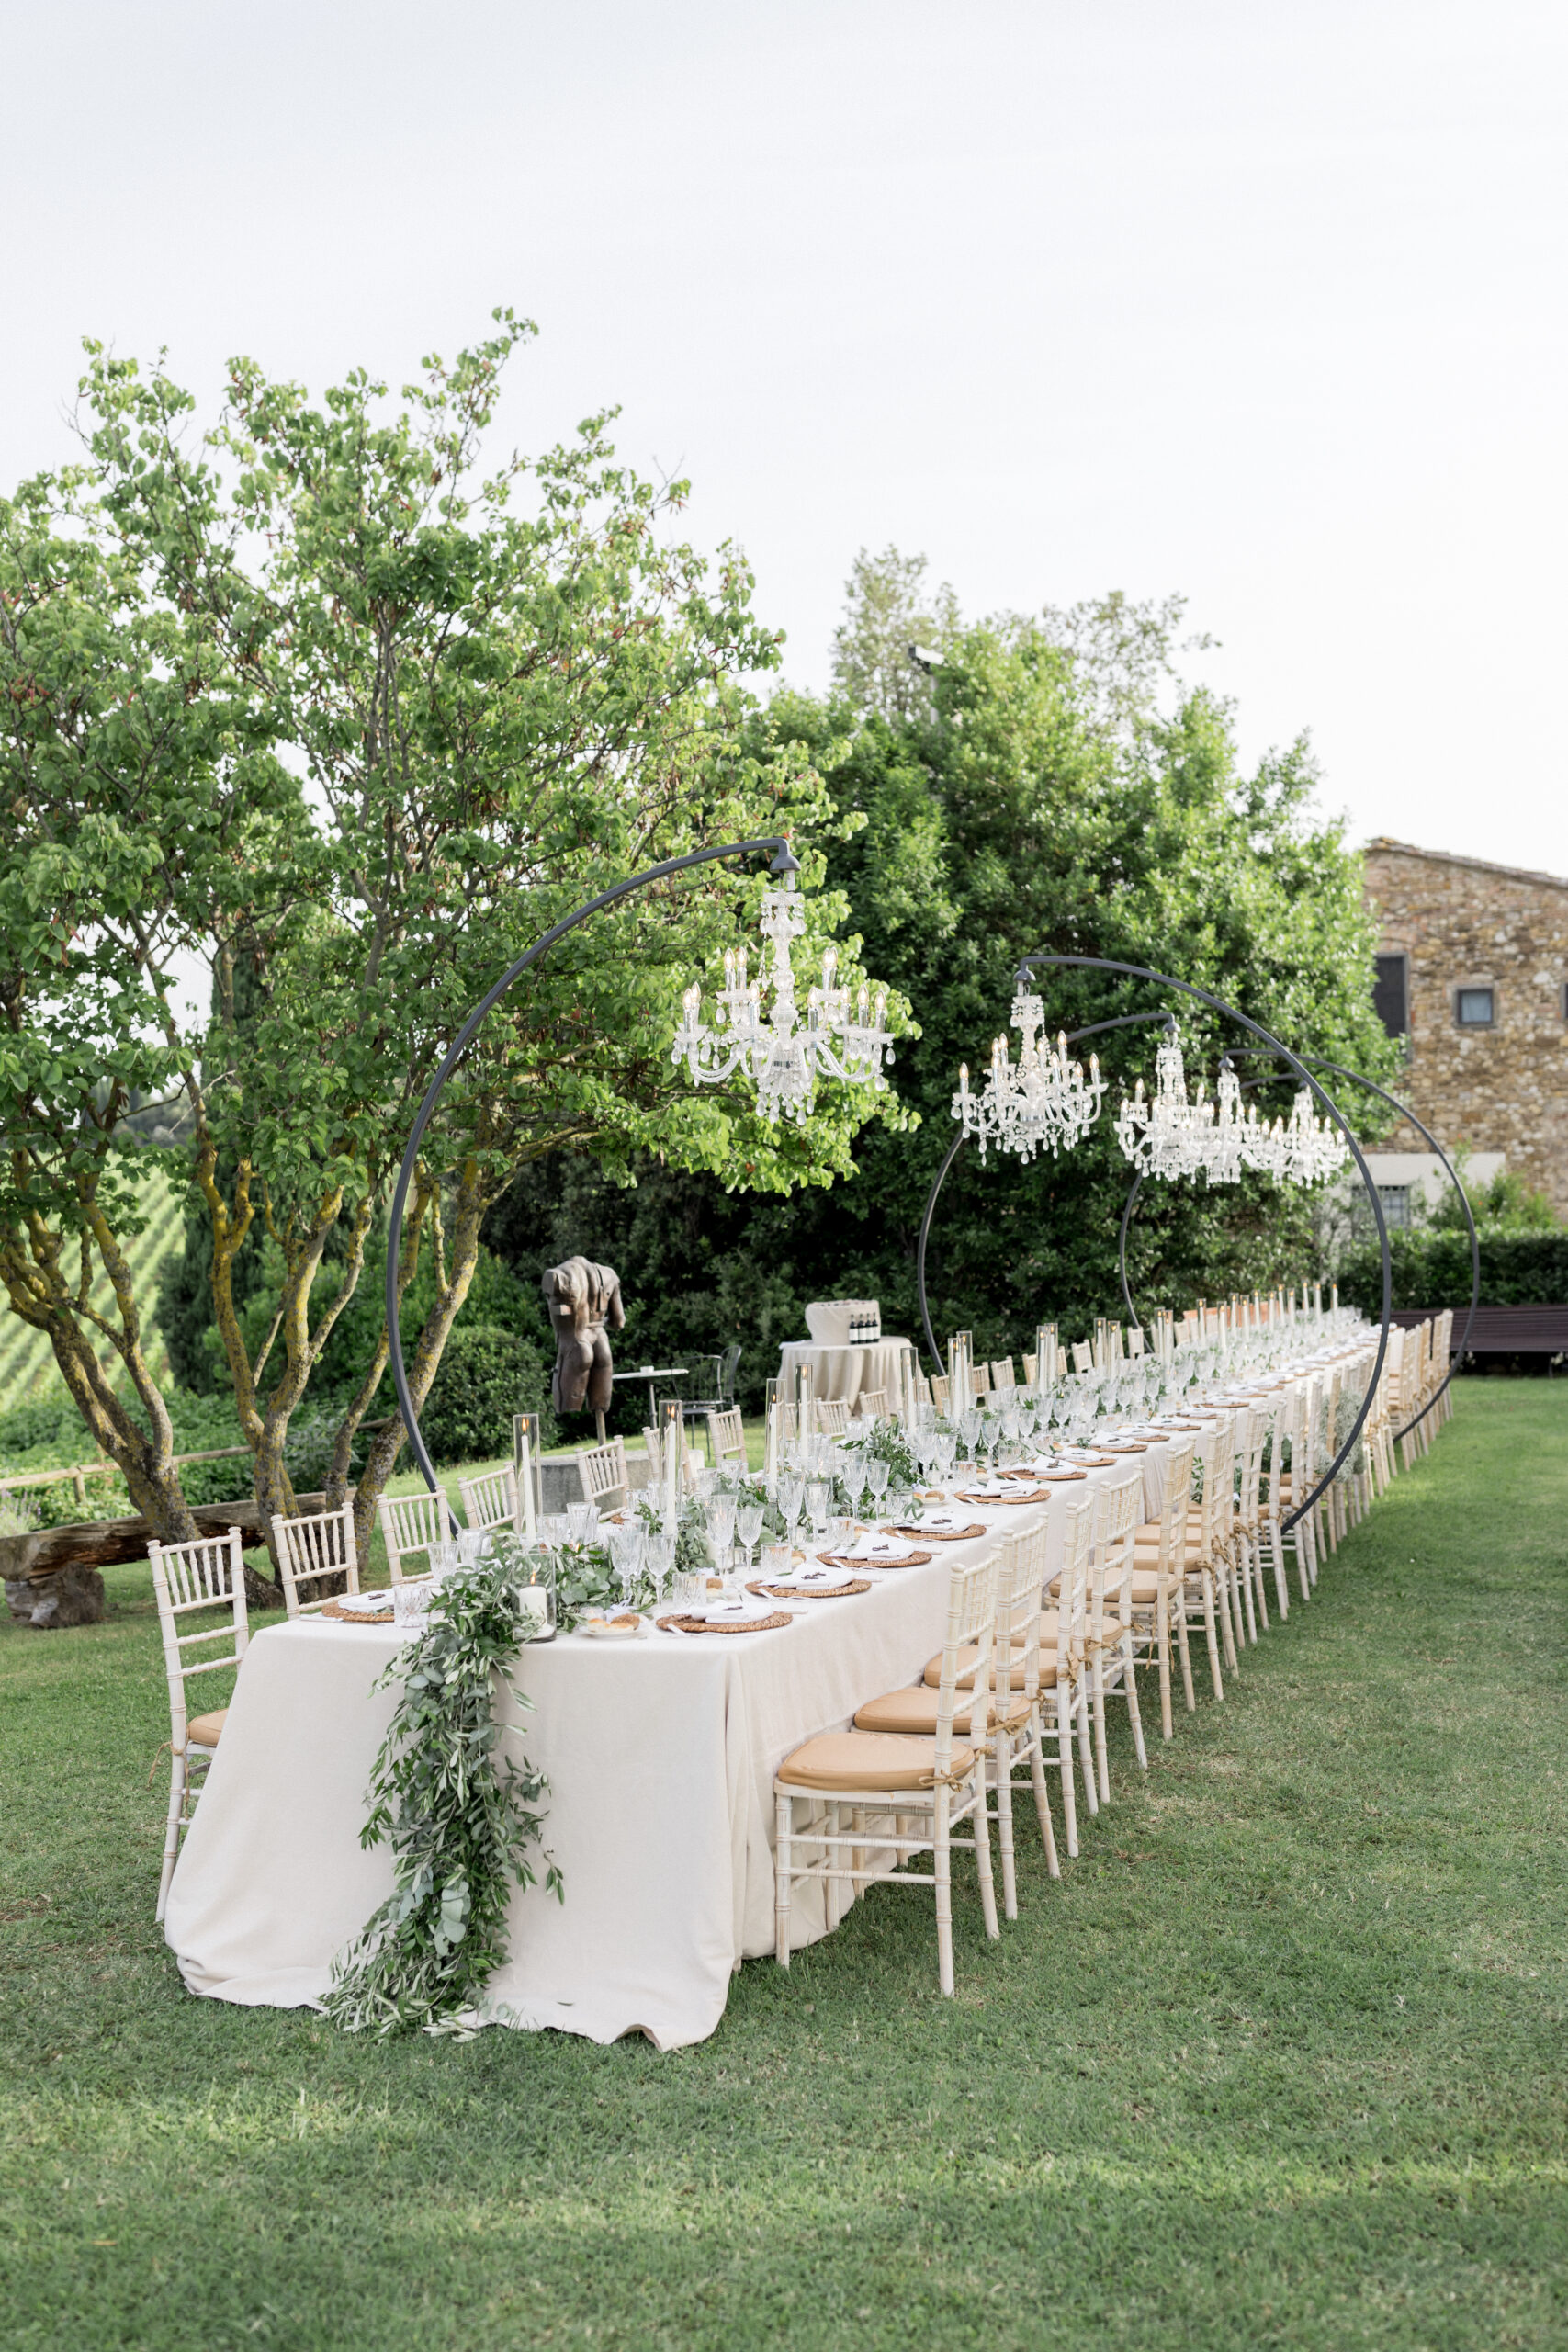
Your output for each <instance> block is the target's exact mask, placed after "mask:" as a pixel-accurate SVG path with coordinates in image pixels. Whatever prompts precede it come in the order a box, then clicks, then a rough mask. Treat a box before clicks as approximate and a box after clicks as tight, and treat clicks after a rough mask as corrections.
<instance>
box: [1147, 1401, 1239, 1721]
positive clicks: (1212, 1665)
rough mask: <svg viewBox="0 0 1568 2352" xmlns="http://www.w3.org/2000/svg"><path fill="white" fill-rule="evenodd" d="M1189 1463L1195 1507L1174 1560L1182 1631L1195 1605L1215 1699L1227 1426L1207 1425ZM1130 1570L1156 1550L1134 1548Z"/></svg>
mask: <svg viewBox="0 0 1568 2352" xmlns="http://www.w3.org/2000/svg"><path fill="white" fill-rule="evenodd" d="M1193 1460H1194V1462H1195V1464H1196V1467H1197V1472H1198V1477H1199V1481H1200V1487H1199V1494H1198V1498H1197V1501H1196V1503H1189V1505H1188V1509H1187V1513H1186V1522H1185V1526H1184V1527H1183V1526H1182V1524H1181V1522H1180V1521H1178V1528H1177V1531H1176V1532H1175V1533H1174V1535H1173V1544H1172V1549H1173V1555H1174V1560H1175V1564H1176V1566H1177V1567H1178V1570H1179V1576H1180V1579H1181V1608H1182V1623H1183V1629H1185V1625H1186V1624H1187V1623H1189V1622H1190V1617H1191V1611H1192V1606H1193V1604H1194V1603H1195V1602H1196V1603H1200V1604H1201V1608H1202V1611H1203V1635H1204V1639H1205V1640H1206V1642H1207V1644H1208V1648H1209V1677H1210V1680H1211V1681H1212V1683H1213V1691H1214V1696H1215V1698H1216V1699H1223V1698H1224V1695H1225V1686H1224V1675H1223V1673H1222V1671H1221V1668H1220V1648H1221V1644H1220V1639H1219V1618H1220V1613H1221V1610H1222V1606H1223V1604H1222V1598H1221V1592H1222V1588H1221V1575H1222V1555H1221V1550H1220V1538H1219V1534H1218V1532H1217V1530H1218V1526H1219V1523H1220V1521H1221V1512H1220V1510H1219V1509H1218V1508H1217V1505H1218V1503H1219V1502H1220V1501H1221V1500H1223V1499H1228V1498H1229V1496H1230V1490H1231V1473H1232V1467H1233V1464H1234V1461H1235V1439H1234V1435H1233V1432H1232V1429H1231V1425H1230V1423H1229V1422H1228V1421H1216V1422H1213V1423H1212V1424H1211V1425H1210V1427H1209V1429H1208V1430H1206V1432H1205V1433H1204V1435H1203V1436H1202V1437H1201V1438H1199V1439H1197V1440H1196V1441H1195V1443H1194V1452H1193ZM1157 1565H1158V1553H1157V1550H1154V1549H1151V1547H1150V1546H1148V1545H1147V1544H1145V1545H1144V1546H1143V1547H1142V1549H1141V1551H1140V1550H1139V1549H1138V1548H1137V1547H1134V1568H1138V1567H1142V1568H1145V1569H1149V1568H1154V1567H1156V1566H1157ZM1181 1655H1182V1659H1183V1665H1184V1667H1185V1666H1186V1662H1187V1645H1186V1642H1185V1640H1183V1641H1182V1643H1181ZM1187 1703H1188V1706H1189V1708H1191V1707H1192V1706H1194V1705H1195V1703H1196V1702H1195V1699H1194V1697H1193V1693H1192V1683H1191V1674H1190V1670H1189V1671H1188V1673H1187Z"/></svg>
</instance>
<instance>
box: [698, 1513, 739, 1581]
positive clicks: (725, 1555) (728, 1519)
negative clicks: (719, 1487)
mask: <svg viewBox="0 0 1568 2352" xmlns="http://www.w3.org/2000/svg"><path fill="white" fill-rule="evenodd" d="M704 1516H705V1519H706V1521H707V1531H708V1542H709V1543H710V1544H712V1546H713V1558H714V1566H715V1567H716V1569H717V1570H718V1573H719V1575H720V1576H721V1577H728V1574H729V1567H730V1558H729V1555H730V1551H731V1548H732V1546H733V1544H734V1542H735V1501H734V1498H733V1497H732V1496H730V1495H715V1496H714V1497H713V1498H712V1500H711V1501H709V1502H708V1503H706V1504H705V1506H704Z"/></svg>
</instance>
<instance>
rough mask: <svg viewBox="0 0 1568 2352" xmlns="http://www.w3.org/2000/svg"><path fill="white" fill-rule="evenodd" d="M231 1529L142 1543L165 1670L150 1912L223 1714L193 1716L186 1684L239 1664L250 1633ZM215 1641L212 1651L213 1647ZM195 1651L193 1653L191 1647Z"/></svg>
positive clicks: (163, 1894)
mask: <svg viewBox="0 0 1568 2352" xmlns="http://www.w3.org/2000/svg"><path fill="white" fill-rule="evenodd" d="M242 1542H243V1539H242V1536H241V1532H240V1530H239V1529H238V1528H237V1527H231V1529H230V1530H229V1532H228V1533H227V1535H204V1536H198V1537H197V1539H196V1540H195V1541H194V1542H193V1543H189V1544H158V1543H152V1544H148V1546H147V1557H148V1559H149V1561H150V1562H151V1564H152V1591H153V1595H154V1597H155V1599H156V1600H157V1603H158V1624H159V1628H160V1630H161V1632H162V1634H163V1636H164V1672H165V1674H166V1675H167V1677H168V1683H169V1757H170V1763H169V1817H168V1824H167V1826H166V1828H165V1830H164V1867H163V1871H162V1873H161V1875H160V1877H159V1881H158V1908H157V1912H156V1914H155V1916H156V1917H158V1918H160V1919H161V1918H162V1917H163V1916H164V1911H165V1910H166V1909H167V1908H168V1902H169V1881H170V1880H171V1879H172V1878H173V1877H174V1874H175V1859H176V1857H177V1855H178V1853H179V1846H180V1837H181V1834H182V1832H183V1831H184V1830H185V1829H186V1826H188V1824H189V1821H190V1817H191V1815H192V1814H193V1813H194V1811H195V1809H196V1800H197V1795H198V1794H199V1793H200V1792H199V1790H198V1789H197V1786H196V1784H195V1782H194V1780H193V1777H192V1773H193V1768H194V1767H195V1766H197V1765H198V1764H199V1765H200V1766H201V1768H202V1771H203V1776H204V1777H205V1774H206V1770H207V1768H208V1767H209V1765H210V1764H211V1762H212V1758H213V1757H214V1756H215V1755H216V1754H217V1752H218V1743H219V1740H220V1738H221V1736H222V1733H223V1726H224V1724H225V1723H226V1722H227V1721H228V1718H229V1710H228V1708H227V1707H214V1708H212V1709H211V1710H210V1711H209V1713H206V1714H200V1715H193V1714H191V1713H189V1712H188V1710H187V1708H186V1683H187V1682H188V1681H189V1680H190V1679H191V1677H192V1676H193V1675H197V1674H216V1673H218V1672H219V1671H220V1669H221V1668H224V1667H238V1665H239V1663H240V1661H241V1659H242V1658H243V1657H244V1655H245V1651H246V1648H247V1646H248V1645H249V1643H250V1638H251V1626H250V1617H249V1614H248V1612H247V1611H246V1608H245V1560H244V1553H243V1549H242ZM214 1610H221V1611H223V1617H222V1621H221V1623H219V1624H216V1625H212V1624H206V1625H200V1626H198V1627H197V1629H196V1631H194V1632H192V1633H188V1634H182V1633H181V1631H180V1626H181V1624H182V1623H185V1622H186V1621H187V1620H188V1619H190V1618H192V1617H194V1616H196V1615H197V1613H198V1612H199V1613H201V1614H202V1615H204V1616H208V1615H210V1613H211V1612H212V1611H214ZM213 1643H217V1644H219V1645H220V1649H219V1653H218V1655H217V1656H216V1657H214V1656H212V1655H210V1654H209V1653H210V1649H211V1645H212V1644H213ZM198 1651H199V1652H200V1653H201V1654H200V1655H199V1656H198V1655H197V1652H198Z"/></svg>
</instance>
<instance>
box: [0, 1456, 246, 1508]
mask: <svg viewBox="0 0 1568 2352" xmlns="http://www.w3.org/2000/svg"><path fill="white" fill-rule="evenodd" d="M250 1450H251V1449H250V1447H249V1446H248V1445H215V1446H213V1447H212V1448H211V1449H210V1450H209V1452H208V1453H176V1454H175V1469H176V1470H180V1469H183V1468H184V1466H185V1464H186V1463H187V1462H229V1461H232V1460H233V1459H234V1458H235V1457H236V1456H238V1455H240V1454H242V1453H243V1454H248V1453H250ZM113 1468H114V1464H113V1463H112V1462H111V1461H110V1460H109V1458H108V1455H107V1453H102V1454H100V1455H99V1456H98V1459H97V1460H96V1462H73V1463H72V1464H70V1465H69V1467H68V1468H66V1469H64V1470H18V1471H17V1473H16V1475H15V1476H10V1477H0V1495H8V1494H10V1493H12V1492H13V1491H14V1490H15V1489H17V1488H18V1487H59V1486H63V1485H64V1483H65V1481H66V1479H67V1478H69V1479H70V1480H71V1482H72V1484H73V1486H74V1487H75V1489H76V1499H77V1501H78V1502H79V1503H80V1504H81V1506H82V1508H83V1510H86V1508H87V1481H88V1479H89V1478H93V1477H96V1476H97V1474H98V1472H99V1471H100V1470H112V1469H113Z"/></svg>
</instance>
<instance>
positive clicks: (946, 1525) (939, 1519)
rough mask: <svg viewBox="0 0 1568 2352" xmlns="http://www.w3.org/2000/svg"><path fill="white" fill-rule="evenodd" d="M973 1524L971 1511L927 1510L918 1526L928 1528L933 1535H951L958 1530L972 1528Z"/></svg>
mask: <svg viewBox="0 0 1568 2352" xmlns="http://www.w3.org/2000/svg"><path fill="white" fill-rule="evenodd" d="M974 1524H975V1514H974V1512H973V1511H972V1510H963V1511H960V1510H929V1511H927V1513H926V1515H925V1517H924V1519H922V1520H921V1521H920V1525H921V1526H922V1527H929V1528H930V1529H931V1533H932V1534H933V1535H952V1534H953V1533H955V1532H956V1531H957V1530H958V1529H959V1528H961V1527H973V1526H974Z"/></svg>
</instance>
